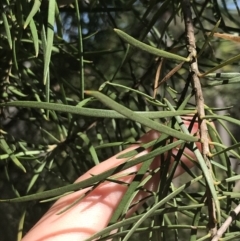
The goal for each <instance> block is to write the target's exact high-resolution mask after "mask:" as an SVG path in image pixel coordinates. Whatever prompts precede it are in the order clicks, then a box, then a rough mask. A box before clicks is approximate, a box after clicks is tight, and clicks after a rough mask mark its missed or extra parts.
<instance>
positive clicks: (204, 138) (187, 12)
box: [182, 0, 217, 236]
mask: <svg viewBox="0 0 240 241" xmlns="http://www.w3.org/2000/svg"><path fill="white" fill-rule="evenodd" d="M182 11H183V15H184V23H185V31H186V43H187V49H188V53H189V57H190V59H191V62H190V75H191V79H192V85H193V90H194V94H195V101H196V105H197V113H198V123H199V130H200V138H201V143H202V155H203V158H204V160H205V162H206V165H207V166H208V169H209V173H210V176H212V172H211V171H212V167H211V163H210V161H209V159H208V157H209V153H210V151H209V139H208V129H207V124H206V120H203V119H202V117H204V116H205V110H204V98H203V93H202V88H201V83H200V80H199V77H198V74H199V70H198V63H197V59H196V56H197V51H196V44H195V35H194V27H193V22H192V13H191V5H190V1H189V0H182ZM206 194H207V203H208V211H209V228H210V232H211V235H212V236H214V235H215V233H216V231H217V228H216V209H215V204H214V201H213V199H212V197H211V192H210V190H209V187H207V191H206Z"/></svg>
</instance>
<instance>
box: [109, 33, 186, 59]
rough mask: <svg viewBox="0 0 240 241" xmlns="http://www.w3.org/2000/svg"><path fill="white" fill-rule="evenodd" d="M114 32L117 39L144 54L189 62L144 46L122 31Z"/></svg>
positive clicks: (177, 56)
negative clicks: (144, 52)
mask: <svg viewBox="0 0 240 241" xmlns="http://www.w3.org/2000/svg"><path fill="white" fill-rule="evenodd" d="M114 31H115V32H116V33H117V35H118V36H119V37H121V38H122V39H124V40H125V41H126V42H128V43H129V44H131V45H133V46H134V47H137V48H139V49H141V50H143V51H146V52H148V53H150V54H154V55H156V56H160V57H165V58H169V59H175V60H180V61H186V62H189V61H190V59H189V58H184V57H182V56H180V55H176V54H172V53H169V52H167V51H164V50H160V49H157V48H154V47H152V46H150V45H147V44H145V43H143V42H140V41H138V40H137V39H135V38H133V37H131V36H129V35H128V34H126V33H124V32H123V31H121V30H119V29H114Z"/></svg>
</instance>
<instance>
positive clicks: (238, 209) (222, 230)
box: [212, 205, 240, 241]
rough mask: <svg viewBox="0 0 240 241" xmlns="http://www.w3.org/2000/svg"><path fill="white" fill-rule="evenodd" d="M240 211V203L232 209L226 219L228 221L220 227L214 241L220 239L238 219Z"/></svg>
mask: <svg viewBox="0 0 240 241" xmlns="http://www.w3.org/2000/svg"><path fill="white" fill-rule="evenodd" d="M239 212H240V205H238V206H237V207H236V208H235V209H234V210H233V211H231V213H230V216H229V217H228V218H227V219H226V221H225V222H224V223H223V224H222V226H221V227H220V228H219V229H218V231H217V232H216V234H215V236H214V237H213V239H212V241H218V240H220V238H221V237H222V235H223V234H224V233H225V231H226V230H227V229H228V227H229V226H230V225H231V223H232V222H233V221H234V220H236V218H237V215H238V214H239Z"/></svg>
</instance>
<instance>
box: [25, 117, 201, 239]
mask: <svg viewBox="0 0 240 241" xmlns="http://www.w3.org/2000/svg"><path fill="white" fill-rule="evenodd" d="M184 122H185V124H186V125H187V126H188V125H189V124H190V120H189V121H184ZM197 129H198V124H197V123H195V124H194V126H193V130H192V133H195V132H196V131H197ZM159 136H160V134H159V133H158V132H156V131H154V130H151V131H149V132H148V133H146V134H145V135H143V136H142V138H141V139H140V140H139V144H134V145H132V146H131V147H129V148H127V149H126V150H124V151H122V152H120V153H118V154H117V155H115V156H113V157H111V158H109V159H108V160H106V161H104V162H102V163H100V164H99V165H97V166H95V167H93V168H92V169H90V170H89V171H88V172H86V173H85V174H84V175H82V176H81V177H79V178H78V179H77V180H76V182H80V181H83V180H85V179H87V178H90V177H92V176H93V175H98V174H99V173H102V172H104V171H106V170H108V169H110V168H113V167H115V166H118V165H120V164H121V163H123V162H125V161H126V160H127V158H123V159H118V158H117V157H118V156H119V155H121V154H123V153H126V152H129V151H131V150H133V149H136V148H138V147H139V146H140V145H141V144H140V143H148V142H150V141H152V140H155V139H157V138H158V137H159ZM197 145H198V147H199V148H201V147H200V143H198V144H197ZM150 151H151V149H150V148H149V149H147V150H144V151H142V152H141V153H139V154H138V155H136V156H135V157H139V156H142V155H145V154H147V153H149V152H150ZM176 153H177V149H174V150H173V154H176ZM185 153H186V154H188V155H189V156H191V157H192V158H194V154H193V153H192V152H191V151H190V150H189V149H186V150H185ZM181 160H182V161H183V162H184V163H185V165H186V166H187V167H189V168H191V167H192V166H193V165H194V163H193V162H192V161H190V160H189V159H188V158H187V157H185V156H183V157H182V159H181ZM173 161H174V158H173V157H172V158H171V162H173ZM159 166H160V157H155V159H154V160H153V162H152V164H151V167H150V168H151V169H152V170H154V169H156V168H157V167H159ZM140 167H141V164H138V165H136V166H133V167H131V168H129V169H126V170H124V171H122V172H121V174H122V175H121V177H120V178H118V180H121V181H122V182H125V183H128V184H129V183H131V181H132V180H133V178H134V176H135V175H134V174H133V173H136V172H137V171H138V170H139V168H140ZM183 172H184V170H183V169H182V167H180V166H179V167H178V168H177V170H176V172H175V175H174V177H177V176H179V175H181V174H182V173H183ZM129 173H131V174H130V175H129ZM159 179H160V176H159V173H156V174H155V175H154V176H152V177H151V179H150V180H149V181H148V183H146V185H145V188H146V189H148V190H151V191H155V190H156V189H157V187H158V184H159ZM90 189H91V187H89V188H85V189H82V190H79V191H76V192H74V193H72V194H69V195H67V196H64V197H62V198H60V199H59V200H58V201H57V202H56V203H55V204H54V205H53V206H52V207H51V208H50V209H49V210H48V212H47V213H46V214H45V215H44V216H43V217H42V218H41V219H40V221H39V222H38V223H37V224H36V225H35V226H34V227H33V228H32V229H31V230H30V231H29V233H28V234H27V235H26V236H25V237H24V238H23V239H22V241H68V240H71V241H83V240H85V239H87V238H89V237H90V236H91V235H93V234H95V233H97V232H98V231H100V230H102V229H103V228H105V227H106V226H107V225H108V223H109V221H110V219H111V217H112V215H113V213H114V210H115V209H116V208H117V206H118V204H119V202H120V201H121V199H122V197H123V196H124V194H125V192H126V190H127V185H122V184H119V183H116V182H110V181H105V182H103V183H102V184H100V185H99V186H97V187H96V188H95V189H93V190H91V192H89V194H87V195H86V196H85V197H84V198H83V199H82V200H81V201H80V202H79V203H77V204H75V205H74V206H73V207H71V208H70V209H68V210H66V211H65V212H63V213H61V214H58V213H59V212H60V211H62V210H63V209H64V208H66V207H67V206H69V205H70V204H72V203H73V202H74V201H75V200H77V199H78V198H80V197H81V196H82V195H83V194H84V193H86V192H87V191H88V190H90ZM146 195H147V194H146V192H143V191H141V192H139V194H137V196H136V197H135V199H134V201H135V202H136V201H140V200H142V198H143V197H144V196H146ZM142 203H143V202H140V203H139V204H138V205H135V206H134V208H132V209H131V210H130V211H129V212H128V216H129V215H131V214H132V213H133V212H134V211H136V210H137V209H138V208H139V207H140V206H141V205H142Z"/></svg>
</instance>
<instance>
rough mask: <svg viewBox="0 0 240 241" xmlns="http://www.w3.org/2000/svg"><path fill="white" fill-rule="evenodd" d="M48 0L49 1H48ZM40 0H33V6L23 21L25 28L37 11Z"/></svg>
mask: <svg viewBox="0 0 240 241" xmlns="http://www.w3.org/2000/svg"><path fill="white" fill-rule="evenodd" d="M49 2H50V1H49ZM41 3H42V1H41V0H34V4H33V7H32V9H31V12H30V13H29V15H28V16H27V19H26V21H25V23H24V26H23V28H24V29H25V28H26V27H27V26H28V24H29V23H30V22H31V21H32V20H33V17H34V15H35V14H36V13H37V11H38V10H39V9H40V6H41Z"/></svg>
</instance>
